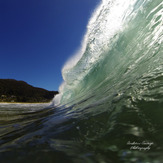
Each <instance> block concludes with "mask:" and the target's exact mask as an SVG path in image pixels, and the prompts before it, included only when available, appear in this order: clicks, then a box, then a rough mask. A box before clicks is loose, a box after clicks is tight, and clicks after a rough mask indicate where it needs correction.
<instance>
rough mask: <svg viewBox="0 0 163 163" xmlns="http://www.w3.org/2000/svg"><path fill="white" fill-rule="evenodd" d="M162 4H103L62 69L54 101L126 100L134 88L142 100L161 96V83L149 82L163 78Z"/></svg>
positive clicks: (133, 0)
mask: <svg viewBox="0 0 163 163" xmlns="http://www.w3.org/2000/svg"><path fill="white" fill-rule="evenodd" d="M162 5H163V3H162V1H161V0H157V2H156V1H152V0H146V1H143V0H103V1H102V3H101V4H100V5H99V7H98V8H97V9H96V10H95V12H94V13H93V15H92V18H91V19H90V21H89V23H88V26H87V32H86V34H85V36H84V39H83V42H82V46H81V49H80V50H79V52H78V53H77V54H76V55H75V56H74V57H72V59H70V61H68V62H67V63H66V64H65V66H64V67H63V69H62V75H63V79H64V82H63V83H62V85H61V87H60V95H59V96H57V97H56V99H55V100H54V101H55V103H56V104H67V103H69V102H72V101H74V103H75V102H77V101H80V100H81V99H83V98H86V97H87V98H88V97H90V96H97V99H98V100H97V101H99V100H100V99H103V98H106V97H107V96H111V94H117V95H118V96H122V95H123V94H124V92H126V90H128V89H129V87H130V86H131V85H132V87H131V88H130V91H134V89H138V90H139V91H138V92H137V93H136V94H135V96H139V97H140V98H145V97H143V96H145V94H146V93H147V92H148V94H149V96H150V95H151V93H153V92H156V91H157V89H158V91H157V92H160V91H161V90H160V89H159V84H160V83H159V81H158V82H154V81H153V82H154V83H153V84H152V85H151V86H148V82H149V81H150V80H154V79H155V78H156V76H158V78H159V76H161V75H162V68H163V65H162V63H163V62H162V61H163V55H162V52H163V49H162V47H161V44H162V41H163V37H162V35H163V14H162V12H163V11H162ZM160 82H161V81H160ZM156 83H157V84H158V86H157V84H156ZM134 87H135V88H134ZM142 89H143V90H142ZM152 89H156V90H153V91H152ZM160 93H161V92H160ZM133 96H134V95H133ZM135 98H136V97H135ZM146 100H147V97H146ZM148 100H156V99H155V98H154V97H151V98H150V97H148Z"/></svg>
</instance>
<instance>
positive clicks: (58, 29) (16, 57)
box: [0, 0, 100, 90]
mask: <svg viewBox="0 0 163 163" xmlns="http://www.w3.org/2000/svg"><path fill="white" fill-rule="evenodd" d="M99 2H100V0H0V78H2V79H4V78H9V79H16V80H24V81H26V82H27V83H29V84H31V85H33V86H36V87H42V88H45V89H48V90H58V87H59V85H60V84H61V82H62V77H61V68H62V66H63V65H64V63H65V62H66V60H67V59H68V58H69V57H70V56H71V55H72V54H74V52H75V51H76V50H77V49H78V48H79V47H80V44H81V40H82V38H83V35H84V33H85V31H86V26H87V23H88V20H89V18H90V16H91V13H92V11H93V10H94V9H95V7H96V6H97V4H98V3H99Z"/></svg>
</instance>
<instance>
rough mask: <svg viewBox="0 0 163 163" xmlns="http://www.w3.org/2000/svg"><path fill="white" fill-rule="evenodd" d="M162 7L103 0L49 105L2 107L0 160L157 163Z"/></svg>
mask: <svg viewBox="0 0 163 163" xmlns="http://www.w3.org/2000/svg"><path fill="white" fill-rule="evenodd" d="M162 42H163V2H162V0H102V1H101V3H100V4H99V6H98V7H97V8H96V9H95V11H94V13H93V14H92V17H91V18H90V20H89V22H88V25H87V31H86V33H85V35H84V37H83V41H82V44H81V48H80V49H79V50H78V52H77V53H76V54H75V55H74V56H73V57H72V58H71V59H70V60H69V61H67V63H66V64H65V65H64V67H63V69H62V75H63V79H64V81H63V83H62V84H61V86H60V90H59V92H60V94H59V95H57V96H56V97H55V98H54V100H53V101H52V102H51V103H50V104H0V162H2V163H10V162H11V163H17V162H32V163H37V162H38V163H40V162H41V163H44V162H47V163H53V162H55V163H60V162H61V163H64V162H65V163H69V162H70V163H162V162H163V156H162V153H163V119H162V115H163V46H162Z"/></svg>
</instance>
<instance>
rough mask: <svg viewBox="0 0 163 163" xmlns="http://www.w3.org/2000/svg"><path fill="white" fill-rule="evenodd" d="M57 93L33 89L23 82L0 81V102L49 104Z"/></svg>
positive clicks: (12, 80)
mask: <svg viewBox="0 0 163 163" xmlns="http://www.w3.org/2000/svg"><path fill="white" fill-rule="evenodd" d="M56 94H58V91H48V90H45V89H42V88H37V87H33V86H31V85H29V84H27V83H26V82H24V81H17V80H14V79H0V102H49V101H50V100H52V99H53V97H54V96H55V95H56Z"/></svg>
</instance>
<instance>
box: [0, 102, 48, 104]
mask: <svg viewBox="0 0 163 163" xmlns="http://www.w3.org/2000/svg"><path fill="white" fill-rule="evenodd" d="M49 103H51V101H50V102H0V104H49Z"/></svg>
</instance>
